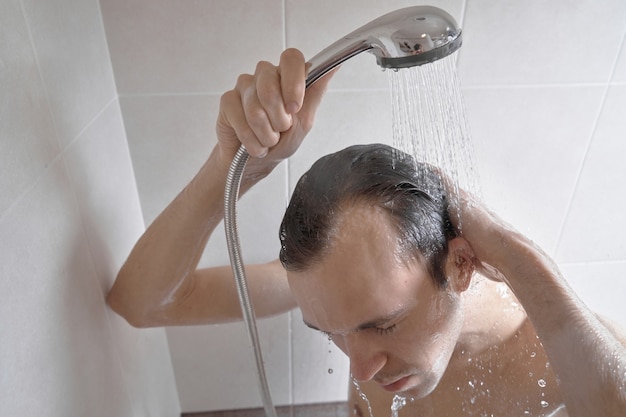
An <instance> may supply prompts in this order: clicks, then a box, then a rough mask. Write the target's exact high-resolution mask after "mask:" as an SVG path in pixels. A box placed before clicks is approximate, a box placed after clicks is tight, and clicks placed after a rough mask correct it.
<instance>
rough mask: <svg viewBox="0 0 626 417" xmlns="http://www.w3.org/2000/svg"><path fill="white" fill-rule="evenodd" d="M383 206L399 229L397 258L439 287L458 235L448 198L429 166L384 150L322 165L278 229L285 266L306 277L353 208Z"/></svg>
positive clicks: (306, 179) (347, 153)
mask: <svg viewBox="0 0 626 417" xmlns="http://www.w3.org/2000/svg"><path fill="white" fill-rule="evenodd" d="M358 204H365V205H368V206H372V207H374V206H375V207H379V208H380V209H382V211H383V212H385V213H387V214H388V215H389V219H390V220H391V222H392V223H393V224H394V226H395V229H396V233H397V238H398V242H399V243H400V247H399V249H400V250H401V253H399V254H398V255H400V256H402V257H404V258H406V259H410V258H414V257H422V258H424V259H425V261H426V263H427V267H428V269H429V271H430V273H431V275H432V277H433V279H434V280H435V282H436V284H437V285H438V286H440V287H442V288H443V287H445V286H446V284H447V282H446V277H445V276H444V274H443V269H442V268H443V261H444V259H445V256H446V254H447V249H448V241H449V240H450V239H452V238H453V237H455V236H456V233H455V230H454V227H453V226H452V224H451V222H450V218H449V215H448V202H447V197H446V193H445V190H444V187H443V184H442V182H441V178H440V177H439V175H438V174H437V173H436V172H435V171H434V170H433V169H432V167H431V166H429V165H427V164H423V163H417V162H416V161H415V160H414V159H413V158H412V157H411V156H410V155H408V154H406V153H403V152H401V151H399V150H397V149H394V148H392V147H390V146H387V145H381V144H373V145H355V146H351V147H348V148H346V149H344V150H342V151H339V152H336V153H333V154H330V155H327V156H325V157H322V158H320V159H319V160H318V161H317V162H316V163H315V164H314V165H313V166H312V167H311V169H310V170H309V171H308V172H307V173H305V174H304V175H303V176H302V178H300V181H298V184H297V185H296V188H295V190H294V194H293V196H292V198H291V202H290V204H289V207H288V208H287V211H286V213H285V216H284V218H283V222H282V224H281V228H280V240H281V251H280V260H281V262H282V263H283V265H284V266H285V268H286V269H287V270H293V271H301V270H305V269H307V268H309V267H310V266H311V265H313V264H314V263H315V262H317V261H319V260H320V259H321V258H323V257H324V256H325V255H326V254H327V253H328V250H329V248H330V246H331V243H332V238H333V233H334V231H335V229H336V226H337V220H338V215H339V214H340V213H341V212H342V210H343V209H345V208H346V207H349V206H353V205H358Z"/></svg>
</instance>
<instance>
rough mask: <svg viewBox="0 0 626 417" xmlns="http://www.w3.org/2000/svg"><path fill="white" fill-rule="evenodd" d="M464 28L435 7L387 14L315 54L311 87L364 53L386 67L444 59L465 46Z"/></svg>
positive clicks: (407, 65)
mask: <svg viewBox="0 0 626 417" xmlns="http://www.w3.org/2000/svg"><path fill="white" fill-rule="evenodd" d="M461 43H462V37H461V29H460V28H459V27H458V25H457V24H456V22H455V21H454V19H453V18H452V16H450V15H449V14H448V13H447V12H445V11H444V10H441V9H439V8H437V7H432V6H413V7H407V8H404V9H399V10H396V11H393V12H391V13H387V14H385V15H383V16H381V17H379V18H377V19H374V20H372V21H371V22H369V23H367V24H365V25H363V26H362V27H360V28H359V29H357V30H355V31H353V32H351V33H349V34H348V35H346V36H345V37H343V38H342V39H339V40H338V41H337V42H335V43H333V44H332V45H330V46H328V47H327V48H326V49H324V50H323V51H321V52H320V53H319V54H317V55H315V56H314V57H313V58H311V60H309V63H310V64H311V67H310V69H309V74H308V77H307V86H309V85H311V84H312V83H314V82H315V81H316V80H317V79H319V78H320V77H322V76H323V75H324V74H326V73H327V72H328V71H330V70H331V69H333V68H334V67H336V66H338V65H339V64H341V63H342V62H344V61H347V60H348V59H350V58H352V57H353V56H355V55H358V54H360V53H361V52H365V51H368V52H370V53H372V54H373V55H374V56H375V57H376V62H377V63H378V65H379V66H381V67H382V68H393V69H398V68H408V67H414V66H418V65H423V64H427V63H429V62H433V61H436V60H438V59H441V58H444V57H446V56H448V55H450V54H452V53H454V52H455V51H456V50H457V49H459V48H460V47H461Z"/></svg>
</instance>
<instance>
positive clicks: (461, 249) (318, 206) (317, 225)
mask: <svg viewBox="0 0 626 417" xmlns="http://www.w3.org/2000/svg"><path fill="white" fill-rule="evenodd" d="M281 242H282V249H281V261H282V262H283V265H284V266H285V268H286V269H287V276H288V279H289V285H290V287H291V289H292V292H293V294H294V297H295V298H296V300H297V302H298V304H299V306H300V309H301V310H302V315H303V319H304V321H305V323H306V324H307V325H308V326H309V327H312V328H315V329H318V330H321V331H323V332H325V333H328V334H329V335H330V336H331V337H332V339H333V341H334V342H335V344H337V346H339V347H340V348H341V349H342V350H343V351H344V352H345V353H346V354H347V355H348V356H349V357H350V363H351V365H350V366H351V372H352V375H353V376H354V378H356V379H357V380H361V381H365V380H370V379H373V380H375V381H376V382H377V383H379V384H380V385H381V386H382V387H383V388H384V389H387V390H390V391H406V390H409V391H408V393H409V394H410V395H413V396H416V397H417V396H424V395H427V394H428V393H429V392H431V391H432V390H433V389H434V387H435V386H436V385H437V383H438V382H439V380H440V379H441V377H442V375H443V372H444V371H445V369H446V366H447V364H448V361H449V360H450V357H451V355H452V352H453V350H454V348H455V346H456V342H457V340H458V337H459V335H460V332H461V327H462V323H463V312H462V307H461V306H462V301H461V297H460V293H462V292H463V291H464V290H465V289H466V288H467V286H468V285H469V280H470V276H471V273H472V272H473V269H472V268H471V266H470V265H471V261H470V260H469V256H467V255H466V254H467V253H469V251H471V249H470V248H469V247H468V245H467V244H466V242H465V241H464V240H463V239H461V238H458V237H455V234H454V231H453V228H452V226H451V224H450V222H449V219H448V215H447V207H446V197H445V192H444V188H443V186H442V184H441V181H440V180H439V177H438V176H437V175H436V174H435V173H434V171H433V170H431V169H429V168H428V167H427V166H423V165H416V164H414V162H413V160H412V159H411V158H410V157H408V156H407V155H406V154H403V153H400V152H399V151H396V150H394V149H392V148H390V147H388V146H384V145H369V146H353V147H350V148H347V149H345V150H343V151H340V152H338V153H336V154H332V155H329V156H327V157H324V158H322V159H321V160H319V161H318V162H317V163H316V164H314V165H313V167H312V168H311V170H310V171H309V172H308V173H307V174H305V175H304V176H303V178H302V179H301V180H300V182H299V183H298V185H297V186H296V191H295V192H294V196H293V198H292V200H291V203H290V205H289V208H288V209H287V212H286V214H285V219H284V220H283V224H282V226H281Z"/></svg>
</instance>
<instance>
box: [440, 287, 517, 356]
mask: <svg viewBox="0 0 626 417" xmlns="http://www.w3.org/2000/svg"><path fill="white" fill-rule="evenodd" d="M463 298H464V299H463V304H464V306H463V308H464V311H465V317H464V322H463V328H462V329H461V334H460V336H459V341H458V342H457V346H456V348H455V352H454V354H453V357H452V361H451V363H454V361H455V359H462V360H463V362H465V361H466V360H467V358H468V357H475V358H476V357H479V356H481V355H483V354H486V353H487V352H489V350H490V348H493V347H494V346H499V345H501V344H502V343H504V342H506V341H507V340H509V339H511V338H512V337H513V336H515V334H516V333H517V332H518V331H519V330H520V328H521V327H522V326H523V325H524V323H525V322H526V319H527V317H526V313H525V312H524V310H523V308H522V306H521V305H520V303H519V302H518V301H517V299H516V298H515V296H514V295H513V293H512V292H511V291H510V290H509V288H508V287H507V286H506V284H504V283H499V282H495V281H492V280H490V279H487V278H485V277H483V276H480V275H476V276H475V277H474V279H473V282H472V285H471V286H470V288H469V289H468V290H467V291H465V292H464V293H463Z"/></svg>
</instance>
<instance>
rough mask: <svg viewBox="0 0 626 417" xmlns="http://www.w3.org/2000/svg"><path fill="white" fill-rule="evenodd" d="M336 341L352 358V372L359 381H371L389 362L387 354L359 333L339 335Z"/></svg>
mask: <svg viewBox="0 0 626 417" xmlns="http://www.w3.org/2000/svg"><path fill="white" fill-rule="evenodd" d="M337 339H340V340H335V343H336V344H337V346H339V348H340V349H341V350H343V351H344V353H345V354H346V355H348V357H349V358H350V373H351V374H352V377H353V378H354V379H356V380H357V381H359V382H364V381H369V380H371V379H372V378H374V376H375V375H376V374H377V373H378V371H380V370H381V369H382V368H383V367H384V366H385V364H386V363H387V355H386V354H385V353H384V352H383V351H381V350H379V349H377V348H376V346H375V345H374V344H372V343H371V341H368V340H366V338H364V337H361V335H360V334H359V333H352V334H349V335H346V336H339V337H338V338H337Z"/></svg>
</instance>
